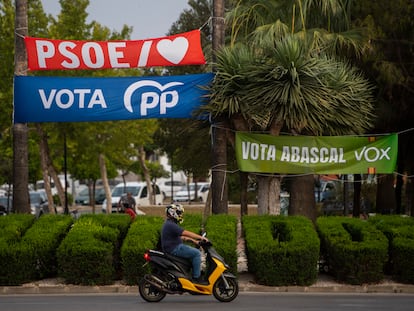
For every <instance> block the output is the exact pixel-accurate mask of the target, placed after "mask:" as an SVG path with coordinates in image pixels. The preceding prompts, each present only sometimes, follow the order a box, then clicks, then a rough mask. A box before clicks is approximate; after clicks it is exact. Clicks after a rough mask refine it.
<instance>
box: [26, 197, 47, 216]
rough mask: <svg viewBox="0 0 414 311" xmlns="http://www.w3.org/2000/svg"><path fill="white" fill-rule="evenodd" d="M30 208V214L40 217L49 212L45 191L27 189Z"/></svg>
mask: <svg viewBox="0 0 414 311" xmlns="http://www.w3.org/2000/svg"><path fill="white" fill-rule="evenodd" d="M29 199H30V208H31V210H32V214H33V215H35V216H36V217H40V216H42V215H43V214H47V213H49V205H48V201H47V195H46V192H45V191H43V190H38V191H29Z"/></svg>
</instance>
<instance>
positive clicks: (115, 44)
mask: <svg viewBox="0 0 414 311" xmlns="http://www.w3.org/2000/svg"><path fill="white" fill-rule="evenodd" d="M24 40H25V43H26V49H27V57H28V67H29V69H30V70H65V69H72V70H74V69H107V68H137V67H155V66H183V65H202V64H205V63H206V61H205V58H204V54H203V51H202V49H201V40H200V31H199V30H193V31H190V32H185V33H181V34H178V35H174V36H168V37H161V38H155V39H145V40H126V41H75V40H52V39H44V38H32V37H25V39H24Z"/></svg>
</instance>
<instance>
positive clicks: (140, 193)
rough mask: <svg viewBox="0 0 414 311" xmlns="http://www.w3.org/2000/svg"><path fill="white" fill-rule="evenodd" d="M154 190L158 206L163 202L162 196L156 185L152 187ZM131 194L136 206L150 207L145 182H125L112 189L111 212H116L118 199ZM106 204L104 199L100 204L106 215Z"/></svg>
mask: <svg viewBox="0 0 414 311" xmlns="http://www.w3.org/2000/svg"><path fill="white" fill-rule="evenodd" d="M154 190H155V203H156V204H158V205H160V204H162V201H163V195H162V194H161V191H160V188H159V187H158V185H155V186H154ZM128 192H131V194H132V196H133V197H134V199H135V202H136V204H137V205H136V206H137V207H138V206H143V205H150V203H149V202H150V201H149V197H148V189H147V184H146V183H145V182H134V181H131V182H127V183H125V184H124V183H120V184H118V185H116V186H115V187H114V188H113V189H112V212H116V211H117V210H118V202H119V199H120V198H121V197H122V196H123V195H125V194H126V193H128ZM106 208H107V202H106V199H105V200H104V201H103V203H102V212H103V213H106Z"/></svg>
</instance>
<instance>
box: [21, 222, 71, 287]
mask: <svg viewBox="0 0 414 311" xmlns="http://www.w3.org/2000/svg"><path fill="white" fill-rule="evenodd" d="M72 223H73V219H72V217H70V216H65V215H50V214H49V215H43V216H42V217H40V218H39V219H38V220H37V221H36V222H35V223H34V224H33V226H32V227H30V228H29V230H27V232H26V234H25V235H24V237H23V239H22V243H26V244H27V245H30V246H31V247H32V248H33V257H32V262H31V268H32V271H33V275H32V278H31V279H42V278H46V277H52V276H56V275H57V270H58V269H57V258H56V250H57V248H58V247H59V245H60V242H61V241H62V240H63V238H64V237H65V236H66V234H67V232H68V230H69V228H70V226H71V225H72Z"/></svg>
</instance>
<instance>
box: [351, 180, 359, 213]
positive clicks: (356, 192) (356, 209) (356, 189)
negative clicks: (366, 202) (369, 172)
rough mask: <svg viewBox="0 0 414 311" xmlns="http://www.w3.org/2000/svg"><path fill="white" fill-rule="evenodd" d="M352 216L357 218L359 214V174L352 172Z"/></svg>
mask: <svg viewBox="0 0 414 311" xmlns="http://www.w3.org/2000/svg"><path fill="white" fill-rule="evenodd" d="M353 206H354V207H353V209H352V216H353V217H355V218H359V216H360V214H361V174H354V204H353Z"/></svg>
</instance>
